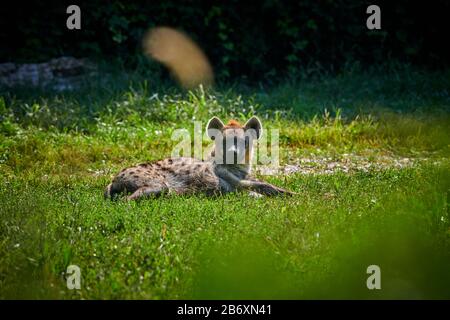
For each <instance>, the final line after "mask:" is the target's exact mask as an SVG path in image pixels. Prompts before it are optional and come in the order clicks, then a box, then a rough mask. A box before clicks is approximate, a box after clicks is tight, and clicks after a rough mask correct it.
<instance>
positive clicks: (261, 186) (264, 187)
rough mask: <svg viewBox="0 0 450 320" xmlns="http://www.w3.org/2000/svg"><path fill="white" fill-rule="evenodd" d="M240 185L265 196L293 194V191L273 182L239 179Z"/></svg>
mask: <svg viewBox="0 0 450 320" xmlns="http://www.w3.org/2000/svg"><path fill="white" fill-rule="evenodd" d="M240 185H241V186H242V187H243V188H245V189H248V190H251V191H254V192H256V193H259V194H263V195H266V196H276V195H289V196H291V195H294V194H295V193H294V192H291V191H288V190H285V189H283V188H280V187H277V186H274V185H273V184H270V183H267V182H263V181H259V180H256V179H255V180H241V181H240Z"/></svg>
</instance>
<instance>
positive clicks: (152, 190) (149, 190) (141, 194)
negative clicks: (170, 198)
mask: <svg viewBox="0 0 450 320" xmlns="http://www.w3.org/2000/svg"><path fill="white" fill-rule="evenodd" d="M168 191H169V189H168V188H167V187H165V186H164V187H163V186H153V187H142V188H139V189H137V190H136V191H135V192H133V193H132V194H131V195H129V196H128V197H127V200H139V199H144V198H150V197H159V196H161V195H162V194H164V193H167V192H168Z"/></svg>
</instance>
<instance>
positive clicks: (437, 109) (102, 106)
mask: <svg viewBox="0 0 450 320" xmlns="http://www.w3.org/2000/svg"><path fill="white" fill-rule="evenodd" d="M104 78H105V79H106V80H105V81H104V82H100V81H98V82H96V83H90V84H89V85H87V86H86V88H82V89H81V90H80V91H78V92H74V93H64V94H60V93H52V92H45V91H39V90H22V91H16V92H6V91H0V93H1V95H2V97H1V98H0V99H1V100H0V118H1V122H0V216H1V221H0V298H55V299H79V298H85V299H95V298H114V299H117V298H125V299H130V298H139V299H142V298H144V299H167V298H170V299H173V298H362V299H365V298H445V299H449V298H450V289H449V288H450V273H449V272H448V270H450V216H449V201H450V200H449V192H450V161H449V160H448V159H449V151H450V149H449V147H450V131H449V130H448V128H449V127H450V126H449V125H450V112H449V111H450V94H449V88H450V77H449V71H448V70H444V71H439V72H435V73H430V72H428V73H427V72H424V71H419V70H414V69H411V68H409V67H404V66H401V67H397V68H390V69H389V70H382V69H379V70H371V71H369V72H362V71H358V70H356V71H355V70H349V71H347V72H345V73H343V74H340V75H337V76H331V75H322V76H320V77H317V78H312V79H311V78H305V79H302V78H301V77H300V78H298V79H295V80H289V81H286V82H284V83H281V84H272V85H271V86H270V87H266V86H264V85H260V86H259V87H256V88H255V87H247V86H245V85H244V84H239V85H229V86H224V87H218V88H217V89H216V90H215V91H209V92H204V91H203V90H197V91H195V92H181V91H178V90H176V89H173V88H172V87H171V86H166V85H160V84H159V83H158V82H157V81H156V80H155V81H153V80H148V81H145V79H144V78H143V76H142V75H139V74H134V73H132V74H131V75H128V74H126V75H121V76H119V75H114V74H112V75H110V76H108V77H104ZM152 81H153V82H152ZM253 114H257V115H259V116H260V117H261V118H262V120H263V124H264V125H265V127H266V128H277V129H280V142H281V146H280V149H281V156H282V158H281V160H282V161H281V162H282V164H283V165H285V164H291V163H295V161H296V160H298V159H299V158H305V157H306V158H313V159H316V158H317V159H343V158H344V157H346V155H349V154H350V155H352V156H355V157H362V158H364V159H365V160H364V161H367V162H368V163H371V164H378V163H381V162H382V159H383V157H391V158H394V159H396V158H397V157H398V158H401V157H408V158H409V159H413V160H414V162H413V165H411V166H406V167H393V166H390V165H385V164H383V165H382V166H380V167H372V168H368V169H367V168H358V167H357V168H356V169H355V170H352V171H350V172H348V173H346V172H343V171H339V170H337V171H333V172H332V173H326V172H325V171H323V170H322V169H321V168H319V167H318V169H317V171H316V172H315V173H314V174H301V173H294V174H289V175H285V176H282V175H279V176H265V177H262V178H263V179H266V180H268V181H270V182H272V183H275V184H277V185H279V186H283V187H286V188H288V189H291V190H294V191H296V192H298V193H299V195H297V196H294V197H292V198H289V199H283V198H262V199H253V198H251V197H249V196H248V195H246V194H242V193H238V194H232V195H226V196H223V197H215V198H206V197H203V196H190V197H174V196H170V197H167V198H160V199H154V200H150V201H142V202H139V203H126V202H124V201H118V202H110V201H105V200H103V195H102V193H103V188H104V187H105V186H106V185H107V184H108V182H109V181H110V179H111V176H112V175H113V174H114V173H116V172H117V171H118V170H119V169H121V168H123V167H124V166H127V165H132V164H135V163H137V162H141V161H146V160H154V159H158V158H162V157H165V156H168V155H170V151H171V148H172V147H173V146H174V142H173V141H171V139H170V137H171V134H172V132H173V131H174V130H175V129H177V128H187V129H189V130H190V131H191V132H192V131H193V120H200V121H203V123H204V124H206V121H207V120H208V118H209V117H210V116H212V115H219V116H221V117H222V118H224V119H226V118H238V119H240V120H245V119H246V118H248V117H249V116H250V115H253ZM205 144H206V141H205ZM416 160H417V161H416ZM71 264H75V265H78V266H79V267H80V268H81V274H82V289H81V290H75V291H71V290H68V289H67V287H66V285H65V278H64V277H65V275H64V272H65V270H66V268H67V266H68V265H71ZM372 264H376V265H379V266H380V267H381V272H382V290H379V291H377V290H374V291H371V290H368V289H367V288H366V279H367V277H368V276H369V275H368V274H367V273H366V269H367V267H368V266H369V265H372Z"/></svg>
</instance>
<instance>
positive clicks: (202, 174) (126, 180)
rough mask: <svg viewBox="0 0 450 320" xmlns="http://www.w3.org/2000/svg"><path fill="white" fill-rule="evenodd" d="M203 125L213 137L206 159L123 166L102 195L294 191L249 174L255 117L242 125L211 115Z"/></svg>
mask: <svg viewBox="0 0 450 320" xmlns="http://www.w3.org/2000/svg"><path fill="white" fill-rule="evenodd" d="M206 128H207V133H208V136H209V137H210V138H211V139H212V140H214V150H213V151H212V152H211V157H210V158H209V159H207V160H205V161H202V160H197V159H194V158H167V159H163V160H159V161H155V162H151V163H142V164H139V165H137V166H134V167H131V168H126V169H123V170H122V171H121V172H119V174H117V175H116V176H115V177H114V179H113V181H112V182H111V183H110V184H109V185H108V186H107V187H106V190H105V197H106V198H115V197H116V196H117V195H121V194H124V195H127V199H128V200H136V199H141V198H146V197H150V196H159V195H162V194H166V193H175V194H194V193H205V194H208V195H213V194H222V193H228V192H233V191H237V190H247V191H251V192H253V193H256V194H259V195H280V194H287V195H290V194H293V193H292V192H290V191H287V190H284V189H282V188H279V187H276V186H274V185H271V184H269V183H266V182H262V181H259V180H256V179H255V178H253V177H251V175H250V174H251V162H252V161H251V160H252V154H253V142H254V141H255V140H257V139H259V138H260V137H261V134H262V125H261V121H260V120H259V119H258V118H257V117H252V118H251V119H250V120H248V121H247V122H246V123H245V125H241V124H239V122H237V121H235V120H231V121H229V122H228V123H227V124H226V125H225V124H224V123H223V122H222V121H221V120H220V119H219V118H217V117H213V118H212V119H211V120H209V121H208V124H207V127H206Z"/></svg>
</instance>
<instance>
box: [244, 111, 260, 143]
mask: <svg viewBox="0 0 450 320" xmlns="http://www.w3.org/2000/svg"><path fill="white" fill-rule="evenodd" d="M244 129H245V131H247V130H249V129H251V130H253V132H254V133H255V134H256V137H255V138H256V139H259V138H260V137H261V135H262V124H261V121H260V120H259V119H258V117H256V116H253V117H251V118H250V119H249V120H248V121H247V122H246V123H245V126H244Z"/></svg>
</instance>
